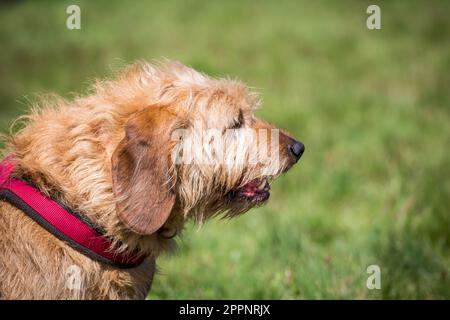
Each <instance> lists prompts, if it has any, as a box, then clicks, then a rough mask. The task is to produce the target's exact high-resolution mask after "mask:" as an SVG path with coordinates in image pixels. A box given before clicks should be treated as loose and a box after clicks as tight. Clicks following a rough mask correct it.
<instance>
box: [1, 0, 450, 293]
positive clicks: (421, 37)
mask: <svg viewBox="0 0 450 320" xmlns="http://www.w3.org/2000/svg"><path fill="white" fill-rule="evenodd" d="M375 2H376V3H378V4H379V5H380V6H381V13H382V29H381V30H379V31H369V30H367V28H366V27H365V19H366V17H367V14H366V13H365V11H366V8H367V6H368V5H369V4H372V3H373V1H339V2H338V1H333V2H331V1H304V2H302V1H273V2H269V1H222V2H219V1H201V2H200V1H176V2H172V1H164V2H163V1H151V2H144V1H139V2H138V1H136V2H133V3H128V2H127V3H126V4H125V2H123V1H96V2H95V3H94V2H93V1H54V2H50V1H48V2H45V1H39V2H38V1H30V2H26V1H23V2H19V1H18V2H17V4H11V5H0V43H1V47H2V49H1V50H0V129H1V131H2V132H6V131H7V128H8V126H9V124H10V123H11V121H12V120H13V119H14V118H15V117H16V116H17V115H19V114H22V113H23V112H25V111H26V109H27V107H28V105H27V100H28V99H29V98H30V97H32V94H34V93H40V92H48V91H52V92H56V93H59V94H61V95H63V96H66V97H68V96H71V92H83V91H85V90H86V87H87V84H88V82H89V80H90V79H93V78H96V77H103V76H107V75H108V74H110V71H111V69H113V68H114V67H116V66H119V65H121V64H123V63H125V62H131V61H134V60H136V59H147V60H151V59H154V58H157V59H158V58H161V57H167V58H172V59H178V60H181V61H182V62H184V63H186V64H189V65H191V66H193V67H195V68H198V69H200V70H202V71H205V72H207V73H210V74H212V75H226V74H227V75H230V76H233V77H239V78H241V79H242V80H244V81H246V82H247V83H249V84H250V85H251V86H253V87H256V88H258V90H260V91H261V92H262V94H263V98H264V108H263V109H262V110H261V111H260V112H259V115H260V116H261V117H264V118H266V119H268V120H270V121H272V122H274V123H276V124H278V125H279V126H281V127H284V128H286V129H288V130H289V131H290V132H292V133H293V134H294V135H295V136H296V137H298V138H299V139H301V140H302V141H303V142H304V143H305V144H306V147H307V150H306V153H305V155H304V156H303V158H302V160H301V162H300V164H299V165H298V166H296V167H295V168H294V169H292V170H291V171H290V172H289V174H287V175H286V176H284V177H282V178H280V179H279V180H278V181H277V182H275V183H274V184H273V193H272V198H271V200H270V202H269V204H268V205H267V206H265V207H263V208H260V209H256V210H253V211H251V212H250V213H248V214H247V215H245V216H243V217H241V218H239V219H236V220H232V221H221V220H215V221H211V222H210V223H208V224H206V225H205V226H203V227H202V228H201V229H200V230H199V229H198V228H197V227H195V226H189V227H188V228H187V229H186V232H185V234H184V237H183V238H182V240H180V244H179V249H178V250H177V251H176V252H175V253H174V254H173V255H172V256H170V257H168V256H166V257H163V258H161V259H160V260H159V266H160V269H161V272H160V274H159V275H157V276H156V278H155V282H154V285H153V290H152V291H151V293H150V295H149V298H150V299H165V298H171V299H178V298H187V299H191V298H199V299H202V298H206V299H210V298H242V299H250V298H261V299H266V298H273V299H304V298H311V299H322V298H337V299H353V298H358V299H366V298H369V299H371V298H375V299H395V298H403V299H411V298H440V299H449V298H450V272H449V271H450V270H449V269H450V268H449V266H450V212H449V209H450V154H449V151H448V146H449V145H450V131H449V120H450V112H449V107H450V105H449V91H448V90H449V87H450V79H449V70H450V42H449V35H450V20H449V19H448V17H447V13H448V12H449V9H450V3H449V2H448V1H408V2H407V1H395V2H391V1H389V2H388V1H386V2H379V1H375ZM72 3H78V4H80V6H81V10H82V30H80V31H69V30H67V29H66V28H65V19H66V16H67V15H66V14H65V9H66V7H67V5H69V4H72ZM371 264H377V265H379V266H380V267H381V272H382V278H381V281H382V289H381V290H368V289H367V288H366V285H365V284H366V279H367V276H368V275H367V274H366V268H367V266H368V265H371Z"/></svg>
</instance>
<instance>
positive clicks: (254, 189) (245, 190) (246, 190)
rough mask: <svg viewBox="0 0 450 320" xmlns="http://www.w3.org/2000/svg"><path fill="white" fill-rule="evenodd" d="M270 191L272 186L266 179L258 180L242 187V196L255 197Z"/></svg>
mask: <svg viewBox="0 0 450 320" xmlns="http://www.w3.org/2000/svg"><path fill="white" fill-rule="evenodd" d="M269 190H270V186H269V183H268V182H267V180H266V179H262V180H260V179H256V180H253V181H250V182H249V183H247V184H246V185H244V186H243V187H242V194H244V195H245V196H247V197H253V196H255V195H257V194H259V193H263V192H268V191H269Z"/></svg>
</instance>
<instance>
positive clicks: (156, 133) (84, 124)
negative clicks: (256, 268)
mask: <svg viewBox="0 0 450 320" xmlns="http://www.w3.org/2000/svg"><path fill="white" fill-rule="evenodd" d="M259 104H260V102H259V99H258V96H257V95H256V94H255V93H252V92H250V91H249V89H248V88H247V87H246V86H245V85H244V84H243V83H241V82H239V81H233V80H228V79H213V78H210V77H208V76H206V75H204V74H201V73H199V72H197V71H195V70H193V69H191V68H188V67H186V66H184V65H182V64H180V63H176V62H165V63H163V64H159V65H150V64H147V63H139V64H135V65H133V66H131V67H128V68H126V69H125V70H122V71H121V72H120V73H119V74H118V76H117V78H116V79H114V80H109V81H99V82H97V83H96V84H95V85H94V87H93V89H92V92H91V94H89V95H87V96H86V97H78V98H76V99H74V101H70V102H69V101H65V100H63V99H61V98H52V99H43V100H42V101H41V102H40V103H39V105H37V106H36V107H35V108H33V111H32V112H31V113H30V115H28V116H26V117H25V120H26V121H25V125H24V127H23V128H22V129H21V130H20V131H19V132H18V133H15V134H11V135H10V137H8V143H7V145H8V147H7V150H6V151H5V152H4V155H7V154H9V155H12V156H13V157H14V159H15V161H16V163H17V165H16V168H15V171H14V176H15V177H18V178H23V179H26V180H27V181H32V183H33V185H35V186H36V187H37V188H38V189H39V190H40V191H41V192H42V193H44V194H45V195H46V196H48V197H51V198H53V199H56V200H57V201H58V202H59V203H62V204H64V206H66V207H67V208H70V209H71V210H73V211H75V212H79V213H81V214H82V215H83V217H84V218H85V219H86V220H88V221H91V222H92V223H94V224H95V225H97V226H99V227H100V228H101V229H103V230H104V231H105V233H106V235H107V236H108V237H109V238H110V239H112V241H113V243H114V244H115V247H114V250H117V251H118V252H126V251H138V252H139V253H140V254H143V255H146V256H147V258H146V259H145V261H144V262H143V263H142V264H141V265H139V266H137V267H135V268H129V269H120V268H115V267H112V266H109V265H105V264H102V263H101V262H98V261H94V260H92V259H90V258H89V257H87V256H85V255H83V254H82V253H80V252H79V251H77V250H75V249H73V248H72V247H71V246H69V245H67V244H66V243H65V242H64V241H60V240H59V239H57V238H56V237H55V236H54V235H53V234H51V233H49V232H48V231H46V230H45V229H43V228H42V227H40V226H39V225H38V224H37V223H36V222H35V221H33V220H32V219H30V218H29V217H28V216H27V215H26V214H24V213H23V212H22V211H21V210H19V209H17V208H16V207H14V206H13V205H11V204H10V203H8V202H6V201H0V298H3V299H143V298H145V297H146V295H147V293H148V291H149V289H150V286H151V283H152V278H153V274H154V273H155V259H156V258H157V256H158V255H159V254H160V253H161V252H162V251H164V250H168V249H170V248H171V247H173V245H174V240H173V239H172V238H173V236H175V235H177V234H179V233H180V232H181V230H182V228H183V225H184V224H185V222H186V221H187V220H188V219H191V218H192V219H195V220H196V221H199V222H202V221H204V220H205V219H207V218H209V217H212V216H214V215H217V214H219V213H222V214H224V215H226V216H236V215H238V214H241V213H243V212H245V211H247V210H248V209H250V208H252V207H255V206H258V205H261V204H263V203H264V202H265V201H266V200H267V198H268V197H269V185H268V180H270V179H273V178H275V177H277V176H278V175H280V174H281V173H283V172H285V171H287V170H288V169H289V168H290V167H291V166H292V165H293V164H295V163H296V162H297V161H298V159H299V158H300V156H301V155H302V153H303V150H304V147H303V145H302V144H301V143H299V142H297V141H295V140H294V139H293V138H291V137H289V136H288V135H287V134H286V133H284V132H279V134H278V136H275V137H277V138H278V139H276V141H274V140H275V138H273V136H270V137H272V138H270V137H268V138H267V139H261V138H260V137H259V136H256V137H253V138H252V137H249V136H247V137H246V138H243V137H242V135H241V134H227V131H228V130H229V129H231V130H237V131H239V129H245V128H247V129H252V130H261V129H262V130H269V131H270V130H272V129H274V128H273V127H272V126H271V125H269V124H268V123H266V122H264V121H262V120H259V119H258V118H256V117H255V115H254V111H255V110H256V108H257V107H258V106H259ZM207 128H214V129H216V132H215V134H214V135H213V136H215V137H216V140H214V139H213V138H212V139H209V138H208V139H209V140H204V139H203V140H202V141H206V145H211V144H212V143H213V141H217V140H220V139H218V138H224V140H226V142H227V145H228V146H229V148H228V149H227V151H226V153H225V157H227V161H222V162H221V161H217V162H205V161H198V159H196V158H195V157H191V158H190V161H179V160H180V159H181V158H184V157H186V155H187V154H188V150H187V149H185V150H183V148H180V144H179V142H180V140H183V141H191V142H195V141H196V140H198V139H200V138H198V137H199V136H201V135H202V134H203V132H204V131H205V129H207ZM177 132H178V133H177ZM180 132H181V134H180ZM217 132H218V134H217ZM175 133H177V134H175ZM174 137H175V138H174ZM197 138H198V139H197ZM274 142H275V144H274ZM203 144H205V142H203ZM262 144H264V147H265V148H266V149H267V150H269V152H268V154H271V155H277V156H278V158H277V161H273V160H271V161H269V163H266V165H265V166H263V165H262V162H258V161H256V162H251V161H250V158H251V157H252V152H254V148H252V147H254V146H255V145H258V146H260V145H262ZM185 146H186V144H185ZM274 146H275V147H274ZM175 150H176V152H175ZM180 150H181V151H180ZM230 150H231V151H230ZM252 150H253V151H252ZM194 154H198V150H195V151H194ZM230 155H231V156H230ZM185 160H186V159H185ZM72 266H77V267H78V268H79V270H80V272H79V276H80V277H81V281H80V283H81V287H79V288H77V289H73V288H70V286H68V285H67V277H68V275H67V270H70V268H71V267H72Z"/></svg>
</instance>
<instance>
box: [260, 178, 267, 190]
mask: <svg viewBox="0 0 450 320" xmlns="http://www.w3.org/2000/svg"><path fill="white" fill-rule="evenodd" d="M266 185H267V180H266V179H263V180H262V181H261V183H260V184H259V186H258V189H259V190H264V189H265V188H266Z"/></svg>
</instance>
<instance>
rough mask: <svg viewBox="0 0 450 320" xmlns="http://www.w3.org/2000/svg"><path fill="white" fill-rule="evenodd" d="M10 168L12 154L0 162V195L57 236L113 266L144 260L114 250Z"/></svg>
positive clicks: (98, 233) (133, 264) (129, 265)
mask: <svg viewBox="0 0 450 320" xmlns="http://www.w3.org/2000/svg"><path fill="white" fill-rule="evenodd" d="M13 171H14V161H13V159H12V158H11V157H7V158H6V159H5V160H3V161H2V162H0V199H2V200H6V201H8V202H9V203H11V204H12V205H13V206H15V207H16V208H18V209H20V210H22V211H23V212H24V213H26V214H27V215H28V216H30V218H32V219H33V220H34V221H36V222H37V223H38V224H39V225H41V226H42V227H43V228H45V229H46V230H47V231H49V232H50V233H52V234H53V235H54V236H56V237H57V238H58V239H60V240H62V241H64V242H66V243H67V244H68V245H70V246H71V247H72V248H74V249H76V250H78V251H79V252H81V253H82V254H84V255H86V256H88V257H89V258H91V259H93V260H96V261H99V262H102V263H106V264H108V265H112V266H115V267H119V268H133V267H136V266H138V265H140V264H141V263H142V262H143V261H144V259H145V256H143V255H138V254H136V253H130V252H124V253H122V252H117V250H115V248H114V247H113V245H112V242H111V240H110V239H109V238H108V237H106V236H105V234H104V233H103V232H101V231H99V230H97V228H94V227H92V226H91V225H90V224H89V223H87V222H86V221H83V219H82V218H81V216H80V215H78V214H75V213H73V212H70V211H69V210H68V209H66V208H64V207H63V206H62V205H61V204H59V203H58V202H56V201H55V200H53V199H51V198H49V197H47V196H45V195H44V194H42V193H41V192H40V191H39V190H37V189H36V188H35V187H33V186H32V185H31V184H29V183H27V182H25V181H23V180H20V179H17V178H13V177H12V173H13Z"/></svg>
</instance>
